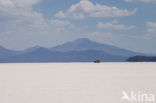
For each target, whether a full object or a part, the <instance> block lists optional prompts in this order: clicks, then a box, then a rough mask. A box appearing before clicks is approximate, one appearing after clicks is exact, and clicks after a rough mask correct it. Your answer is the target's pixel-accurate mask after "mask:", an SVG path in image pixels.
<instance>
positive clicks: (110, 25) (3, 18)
mask: <svg viewBox="0 0 156 103" xmlns="http://www.w3.org/2000/svg"><path fill="white" fill-rule="evenodd" d="M155 10H156V0H0V45H1V46H4V47H6V48H9V49H13V50H22V49H25V48H29V47H33V46H35V45H39V46H44V47H53V46H56V45H59V44H62V43H65V42H67V41H73V40H76V39H78V38H89V39H91V40H94V41H97V42H101V43H105V44H109V45H114V46H117V47H120V48H125V49H129V50H133V51H138V52H144V53H156V12H155Z"/></svg>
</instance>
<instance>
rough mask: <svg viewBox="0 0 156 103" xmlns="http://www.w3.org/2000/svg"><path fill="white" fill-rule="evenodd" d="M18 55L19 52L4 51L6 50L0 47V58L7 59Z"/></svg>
mask: <svg viewBox="0 0 156 103" xmlns="http://www.w3.org/2000/svg"><path fill="white" fill-rule="evenodd" d="M18 54H21V52H20V51H13V50H9V49H6V48H4V47H2V46H0V58H8V57H11V56H15V55H18Z"/></svg>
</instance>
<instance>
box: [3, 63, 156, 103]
mask: <svg viewBox="0 0 156 103" xmlns="http://www.w3.org/2000/svg"><path fill="white" fill-rule="evenodd" d="M132 90H134V91H142V92H146V93H147V92H149V93H153V94H156V63H100V64H94V63H41V64H37V63H36V64H35V63H34V64H29V63H27V64H0V103H129V102H128V101H124V102H123V101H121V97H122V91H126V92H128V93H129V92H130V91H132Z"/></svg>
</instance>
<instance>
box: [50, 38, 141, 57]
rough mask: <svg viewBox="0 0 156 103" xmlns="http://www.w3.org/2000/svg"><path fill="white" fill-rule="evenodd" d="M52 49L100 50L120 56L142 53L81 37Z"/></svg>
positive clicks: (60, 50) (63, 50)
mask: <svg viewBox="0 0 156 103" xmlns="http://www.w3.org/2000/svg"><path fill="white" fill-rule="evenodd" d="M50 50H52V51H59V52H68V51H84V50H98V51H104V52H106V53H109V54H112V55H119V56H125V57H129V56H135V55H140V54H142V53H137V52H133V51H130V50H126V49H121V48H118V47H115V46H111V45H107V44H102V43H97V42H94V41H91V40H89V39H87V38H80V39H77V40H75V41H71V42H67V43H64V44H62V45H58V46H55V47H52V48H50Z"/></svg>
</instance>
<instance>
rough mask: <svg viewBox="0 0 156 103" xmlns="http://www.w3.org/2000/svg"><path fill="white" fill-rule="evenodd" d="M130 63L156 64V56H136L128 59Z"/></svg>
mask: <svg viewBox="0 0 156 103" xmlns="http://www.w3.org/2000/svg"><path fill="white" fill-rule="evenodd" d="M127 61H128V62H156V56H153V57H147V56H134V57H130V58H128V59H127Z"/></svg>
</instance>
